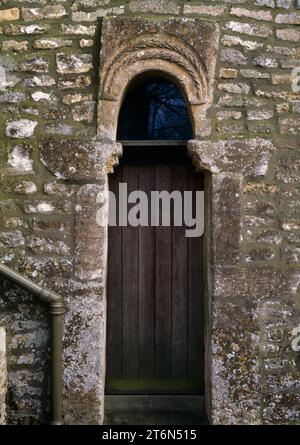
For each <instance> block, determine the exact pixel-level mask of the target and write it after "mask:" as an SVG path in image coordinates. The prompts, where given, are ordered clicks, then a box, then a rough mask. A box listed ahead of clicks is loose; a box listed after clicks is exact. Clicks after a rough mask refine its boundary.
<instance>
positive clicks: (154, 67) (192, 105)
mask: <svg viewBox="0 0 300 445" xmlns="http://www.w3.org/2000/svg"><path fill="white" fill-rule="evenodd" d="M179 22H180V23H179ZM199 22H201V23H199ZM113 36H114V38H112V37H113ZM200 42H201V45H200ZM217 42H218V29H217V27H216V24H214V23H210V22H207V21H203V20H195V19H191V20H187V19H184V20H180V19H171V20H165V21H161V22H155V21H149V20H138V19H134V20H131V19H118V18H115V19H108V20H107V21H106V22H105V23H104V25H103V29H102V50H101V66H100V92H99V105H98V129H97V130H98V131H97V133H98V137H100V138H105V139H108V140H111V141H115V140H116V132H117V123H118V114H119V111H120V108H121V104H122V101H123V98H124V95H125V91H126V88H127V86H128V85H129V84H130V83H131V82H132V80H133V79H134V78H135V77H137V76H139V75H141V74H143V73H147V72H150V71H152V72H156V73H163V74H164V75H168V76H169V77H170V79H172V81H173V82H174V83H176V84H177V85H178V86H179V87H180V88H181V89H182V91H183V92H184V95H185V97H186V100H187V104H188V107H189V109H190V114H191V119H192V123H193V127H194V134H195V137H201V136H205V135H207V134H208V132H209V127H210V125H209V122H208V120H207V117H206V111H207V109H208V107H209V105H210V104H211V100H212V83H213V78H214V69H215V60H216V49H217Z"/></svg>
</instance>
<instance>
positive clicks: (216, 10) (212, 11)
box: [183, 5, 226, 17]
mask: <svg viewBox="0 0 300 445" xmlns="http://www.w3.org/2000/svg"><path fill="white" fill-rule="evenodd" d="M225 11H226V7H225V6H223V5H220V6H211V5H184V8H183V14H200V15H211V16H213V17H218V16H220V15H222V14H224V12H225Z"/></svg>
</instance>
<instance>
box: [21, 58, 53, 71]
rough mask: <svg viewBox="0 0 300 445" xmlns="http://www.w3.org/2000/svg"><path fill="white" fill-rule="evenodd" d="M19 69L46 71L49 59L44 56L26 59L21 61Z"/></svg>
mask: <svg viewBox="0 0 300 445" xmlns="http://www.w3.org/2000/svg"><path fill="white" fill-rule="evenodd" d="M20 68H21V71H29V72H36V73H46V72H47V71H48V69H49V60H48V59H46V58H45V57H35V58H32V59H27V60H25V61H24V62H22V63H21V66H20Z"/></svg>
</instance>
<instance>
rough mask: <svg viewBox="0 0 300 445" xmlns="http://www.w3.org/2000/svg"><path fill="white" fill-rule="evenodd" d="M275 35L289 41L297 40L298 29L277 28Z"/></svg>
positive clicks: (298, 35) (299, 37) (298, 38)
mask: <svg viewBox="0 0 300 445" xmlns="http://www.w3.org/2000/svg"><path fill="white" fill-rule="evenodd" d="M276 36H277V38H278V39H281V40H289V41H290V42H299V40H300V31H297V30H296V29H278V30H277V31H276Z"/></svg>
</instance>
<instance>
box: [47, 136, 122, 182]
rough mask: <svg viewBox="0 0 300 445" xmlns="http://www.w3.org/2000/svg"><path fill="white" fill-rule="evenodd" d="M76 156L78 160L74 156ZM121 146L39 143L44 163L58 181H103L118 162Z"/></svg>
mask: <svg viewBox="0 0 300 445" xmlns="http://www.w3.org/2000/svg"><path fill="white" fill-rule="evenodd" d="M74 153H76V157H75V156H74ZM120 154H121V145H120V144H111V143H108V142H104V143H101V142H94V143H92V142H82V141H72V140H69V141H48V142H44V143H42V144H40V158H41V161H42V162H43V164H44V165H45V166H46V167H47V168H48V169H49V170H50V171H51V172H52V173H53V174H54V175H55V176H57V177H58V178H63V179H78V180H80V179H83V178H85V179H87V178H94V179H96V178H97V179H103V178H104V177H105V174H106V173H107V172H109V171H110V170H111V165H110V163H115V162H117V156H118V155H120Z"/></svg>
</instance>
